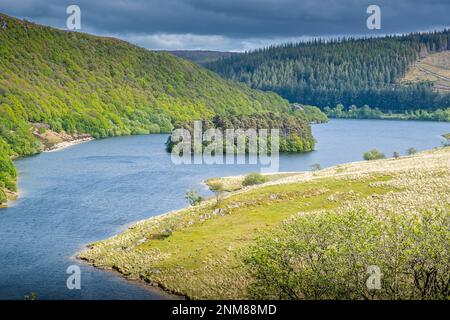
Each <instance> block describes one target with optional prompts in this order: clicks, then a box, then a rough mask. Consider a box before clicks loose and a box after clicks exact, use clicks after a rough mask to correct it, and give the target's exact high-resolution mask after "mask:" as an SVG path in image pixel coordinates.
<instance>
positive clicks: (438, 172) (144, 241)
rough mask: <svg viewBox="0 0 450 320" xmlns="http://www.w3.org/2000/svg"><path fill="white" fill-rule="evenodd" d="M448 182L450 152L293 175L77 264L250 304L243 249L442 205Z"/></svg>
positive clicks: (191, 212)
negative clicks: (333, 218) (325, 214)
mask: <svg viewBox="0 0 450 320" xmlns="http://www.w3.org/2000/svg"><path fill="white" fill-rule="evenodd" d="M449 179H450V149H449V148H445V149H440V150H434V151H429V152H425V153H422V154H419V155H416V156H414V157H404V158H400V159H397V160H393V159H389V160H380V161H373V162H361V163H352V164H347V165H340V166H337V167H334V168H330V169H325V170H321V171H318V172H315V173H304V174H294V175H292V176H291V177H284V179H281V180H277V179H275V180H274V181H271V182H269V183H267V184H265V185H262V186H259V187H253V188H247V189H243V190H241V191H237V192H234V193H231V194H230V195H228V196H227V197H226V198H225V199H223V200H222V201H221V202H220V204H219V205H218V206H216V203H215V200H211V201H209V202H207V203H204V204H202V205H201V206H199V207H194V208H187V209H184V210H181V211H177V212H173V213H169V214H167V215H164V216H160V217H156V218H152V219H149V220H146V221H142V222H139V223H137V224H136V225H135V226H134V227H132V228H131V229H130V230H128V231H126V232H124V233H123V234H121V235H118V236H116V237H114V238H111V239H109V240H106V241H102V242H99V243H95V244H93V245H92V246H91V247H90V250H88V251H86V252H83V253H82V254H81V255H80V257H81V258H83V259H86V260H88V261H90V262H92V263H93V264H94V265H96V266H98V267H101V268H113V269H115V270H118V271H120V272H122V273H123V274H124V275H126V276H128V277H130V278H140V279H144V280H146V281H149V282H155V283H158V284H160V285H162V286H163V287H165V288H166V289H168V290H170V291H173V292H176V293H181V294H184V295H187V296H188V297H190V298H246V289H247V286H248V283H249V281H250V279H249V277H248V275H247V274H246V273H245V271H244V270H245V269H244V268H243V266H242V263H241V262H240V260H239V258H237V257H238V256H239V255H238V253H239V251H240V249H241V248H245V247H247V246H248V245H251V244H253V243H254V242H255V239H257V238H258V237H260V236H261V235H264V234H267V232H268V231H270V230H272V229H273V228H275V229H276V228H277V227H278V226H279V225H280V223H281V222H282V221H284V220H286V219H287V218H289V217H291V216H293V215H295V214H296V213H298V212H314V211H317V210H321V209H338V208H341V207H343V206H353V205H361V206H363V207H364V206H366V207H367V208H372V207H379V206H380V205H381V206H382V208H389V207H393V208H395V209H396V210H402V209H403V208H429V207H431V206H433V205H437V204H442V205H445V203H446V201H447V200H446V197H447V199H448V195H449V194H450V190H449V189H448V188H449V186H448V180H449ZM425 188H426V189H427V192H423V190H424V189H425ZM413 200H414V201H413ZM414 206H416V207H414ZM447 206H448V205H447ZM216 207H217V208H216Z"/></svg>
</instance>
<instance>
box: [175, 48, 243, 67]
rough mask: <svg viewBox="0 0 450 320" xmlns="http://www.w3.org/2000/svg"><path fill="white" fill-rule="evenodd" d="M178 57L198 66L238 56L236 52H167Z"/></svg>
mask: <svg viewBox="0 0 450 320" xmlns="http://www.w3.org/2000/svg"><path fill="white" fill-rule="evenodd" d="M167 52H169V53H171V54H173V55H175V56H177V57H180V58H183V59H187V60H191V61H193V62H195V63H197V64H200V65H205V64H208V63H211V62H215V61H217V60H220V59H223V58H230V57H233V56H236V55H238V54H239V53H236V52H220V51H200V50H192V51H191V50H179V51H167Z"/></svg>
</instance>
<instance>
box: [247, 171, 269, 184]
mask: <svg viewBox="0 0 450 320" xmlns="http://www.w3.org/2000/svg"><path fill="white" fill-rule="evenodd" d="M267 181H268V179H267V177H264V176H263V175H262V174H260V173H250V174H249V175H247V176H246V177H245V179H244V181H243V182H242V185H243V186H245V187H247V186H253V185H257V184H262V183H264V182H267Z"/></svg>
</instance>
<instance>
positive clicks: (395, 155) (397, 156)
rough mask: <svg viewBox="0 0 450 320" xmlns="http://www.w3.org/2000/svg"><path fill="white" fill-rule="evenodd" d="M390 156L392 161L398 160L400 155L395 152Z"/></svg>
mask: <svg viewBox="0 0 450 320" xmlns="http://www.w3.org/2000/svg"><path fill="white" fill-rule="evenodd" d="M392 156H393V157H394V159H398V158H400V153H398V152H397V151H394V153H393V154H392Z"/></svg>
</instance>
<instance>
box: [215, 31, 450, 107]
mask: <svg viewBox="0 0 450 320" xmlns="http://www.w3.org/2000/svg"><path fill="white" fill-rule="evenodd" d="M449 49H450V32H449V31H448V30H447V31H443V32H436V33H424V34H411V35H405V36H389V37H384V38H367V39H339V40H333V41H324V40H316V41H312V42H309V43H298V44H286V45H281V46H273V47H269V48H266V49H260V50H256V51H253V52H249V53H245V54H241V55H238V56H234V57H231V58H228V59H223V60H219V61H216V62H213V63H210V64H208V65H207V67H208V68H210V69H211V70H213V71H216V72H218V73H219V74H221V75H222V76H224V77H225V78H228V79H233V80H237V81H241V82H243V83H246V84H247V85H249V86H250V87H252V88H258V89H262V90H270V91H274V92H277V93H279V94H280V95H281V96H283V97H284V98H286V99H289V100H290V101H291V102H296V101H301V102H302V103H306V104H311V105H316V106H319V107H321V108H325V107H327V106H329V107H334V106H336V105H337V104H343V105H344V106H345V107H346V108H348V107H350V106H351V105H356V106H358V107H362V106H363V105H369V106H370V107H372V108H379V109H380V110H381V111H383V112H393V113H404V112H405V111H407V110H408V111H411V110H417V109H423V110H435V109H437V108H448V107H449V106H450V95H440V94H438V93H437V92H435V91H433V87H431V86H430V84H428V83H418V82H416V83H414V82H411V83H409V84H408V85H406V84H401V82H402V81H401V80H402V78H403V77H404V76H405V75H406V74H407V72H408V71H409V70H410V69H411V68H412V67H413V66H414V64H415V63H416V61H418V60H419V59H423V58H426V57H427V56H428V55H430V54H432V53H438V52H443V51H446V50H449ZM436 66H438V65H436ZM443 67H445V66H442V69H443ZM438 68H439V69H441V67H440V66H439V67H438ZM433 72H436V71H435V70H434V71H433Z"/></svg>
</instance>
